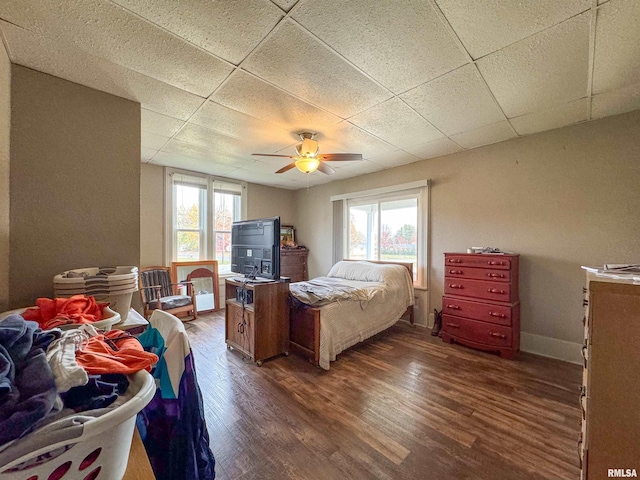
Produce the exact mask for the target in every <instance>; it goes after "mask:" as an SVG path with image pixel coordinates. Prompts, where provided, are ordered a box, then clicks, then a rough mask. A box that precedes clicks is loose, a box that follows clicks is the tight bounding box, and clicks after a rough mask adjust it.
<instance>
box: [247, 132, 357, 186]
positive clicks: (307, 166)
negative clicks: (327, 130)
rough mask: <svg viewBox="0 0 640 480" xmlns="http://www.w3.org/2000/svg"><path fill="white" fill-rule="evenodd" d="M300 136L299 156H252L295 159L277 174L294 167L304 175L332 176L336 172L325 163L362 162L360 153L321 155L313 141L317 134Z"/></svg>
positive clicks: (262, 154)
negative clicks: (319, 173) (322, 174)
mask: <svg viewBox="0 0 640 480" xmlns="http://www.w3.org/2000/svg"><path fill="white" fill-rule="evenodd" d="M298 135H299V136H300V140H302V143H299V144H298V145H296V153H297V155H279V154H275V153H254V154H252V155H258V156H261V157H281V158H293V159H294V161H293V162H291V163H290V164H289V165H287V166H285V167H282V168H281V169H280V170H278V171H277V172H276V173H284V172H286V171H288V170H291V169H292V168H293V167H297V168H298V170H300V171H301V172H302V173H312V172H315V171H316V170H319V171H321V172H322V173H326V174H327V175H331V174H333V173H335V172H336V171H335V170H334V169H333V168H331V167H330V166H329V165H327V164H326V163H324V162H339V161H343V162H344V161H353V160H362V155H361V154H360V153H319V152H320V147H318V142H317V141H316V140H314V139H313V137H315V135H316V134H315V133H310V132H302V133H299V134H298Z"/></svg>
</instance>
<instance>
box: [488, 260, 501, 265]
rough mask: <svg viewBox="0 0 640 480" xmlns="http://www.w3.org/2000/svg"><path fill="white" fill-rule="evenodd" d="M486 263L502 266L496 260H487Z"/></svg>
mask: <svg viewBox="0 0 640 480" xmlns="http://www.w3.org/2000/svg"><path fill="white" fill-rule="evenodd" d="M487 263H488V264H489V265H504V262H499V261H496V260H489V261H488V262H487Z"/></svg>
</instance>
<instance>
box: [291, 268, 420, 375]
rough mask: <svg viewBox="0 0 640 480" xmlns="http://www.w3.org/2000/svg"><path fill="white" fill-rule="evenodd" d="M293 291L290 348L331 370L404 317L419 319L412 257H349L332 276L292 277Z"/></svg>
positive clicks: (331, 273)
mask: <svg viewBox="0 0 640 480" xmlns="http://www.w3.org/2000/svg"><path fill="white" fill-rule="evenodd" d="M332 287H335V289H332ZM290 294H291V304H292V305H291V314H290V343H289V348H290V350H291V351H292V352H295V353H298V354H301V355H303V356H305V357H307V358H308V359H309V361H310V362H311V363H313V364H315V365H318V366H320V367H321V368H323V369H325V370H329V364H330V362H331V361H333V360H335V359H336V355H338V354H339V353H341V352H342V351H344V350H345V349H347V348H349V347H351V346H353V345H355V344H357V343H359V342H362V341H363V340H366V339H367V338H369V337H371V336H373V335H375V334H377V333H379V332H381V331H383V330H385V329H387V328H389V327H390V326H392V325H394V324H395V323H396V322H397V321H398V320H399V319H400V318H408V320H409V321H410V323H411V324H412V325H413V322H414V317H413V304H414V291H413V265H412V264H410V263H402V262H383V261H380V262H374V261H353V260H343V261H341V262H338V263H336V264H335V265H334V266H333V267H332V268H331V270H330V271H329V273H328V274H327V276H326V277H318V278H315V279H312V280H310V281H309V282H297V283H292V284H291V285H290Z"/></svg>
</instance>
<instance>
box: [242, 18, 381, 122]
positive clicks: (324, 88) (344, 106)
mask: <svg viewBox="0 0 640 480" xmlns="http://www.w3.org/2000/svg"><path fill="white" fill-rule="evenodd" d="M242 67H243V68H244V69H246V70H248V71H249V72H252V73H254V74H256V75H257V76H259V77H261V78H263V79H264V80H266V81H267V82H270V83H272V84H274V85H276V86H278V87H280V88H282V89H283V90H285V91H287V92H291V93H292V94H294V95H296V96H298V97H300V98H302V99H304V100H305V101H307V102H309V103H311V104H313V105H316V106H319V107H321V108H323V109H325V110H328V111H329V112H332V113H334V114H336V115H339V116H341V117H343V118H347V117H350V116H351V115H354V114H356V113H358V112H360V111H362V110H364V109H366V108H368V107H371V106H372V105H375V104H377V103H379V102H381V101H383V100H386V99H387V98H390V97H391V94H390V93H389V92H388V91H387V90H386V89H384V88H383V87H381V86H379V85H378V84H376V83H375V82H374V81H373V80H371V79H369V78H368V77H367V76H366V75H364V74H363V73H361V72H360V71H359V70H357V69H356V68H354V67H353V66H352V65H351V64H349V63H348V62H346V61H345V60H344V59H343V58H341V57H340V56H338V55H336V54H335V53H334V52H332V51H330V50H329V49H327V48H326V46H325V45H323V44H322V43H320V42H319V41H318V40H317V39H316V38H314V37H313V36H311V35H309V33H308V32H305V31H304V30H302V28H300V27H299V26H298V25H297V24H294V23H293V22H292V21H291V20H284V21H283V22H282V23H281V24H280V25H279V26H278V27H277V29H276V30H275V31H274V33H273V34H272V35H271V36H269V37H268V38H267V39H266V40H265V41H264V42H263V43H262V44H261V45H260V46H259V47H258V48H257V49H256V50H254V51H253V52H252V53H251V55H249V57H247V59H246V60H245V62H244V63H243V64H242Z"/></svg>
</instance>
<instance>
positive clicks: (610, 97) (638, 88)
mask: <svg viewBox="0 0 640 480" xmlns="http://www.w3.org/2000/svg"><path fill="white" fill-rule="evenodd" d="M591 102H592V103H591V117H592V118H594V119H595V118H602V117H607V116H609V115H618V114H621V113H626V112H630V111H632V110H637V109H640V83H636V84H635V85H629V86H626V87H624V88H620V89H618V90H613V91H612V92H605V93H600V94H598V95H594V97H593V100H592V101H591Z"/></svg>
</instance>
